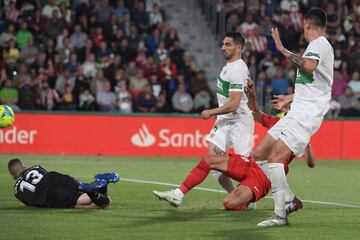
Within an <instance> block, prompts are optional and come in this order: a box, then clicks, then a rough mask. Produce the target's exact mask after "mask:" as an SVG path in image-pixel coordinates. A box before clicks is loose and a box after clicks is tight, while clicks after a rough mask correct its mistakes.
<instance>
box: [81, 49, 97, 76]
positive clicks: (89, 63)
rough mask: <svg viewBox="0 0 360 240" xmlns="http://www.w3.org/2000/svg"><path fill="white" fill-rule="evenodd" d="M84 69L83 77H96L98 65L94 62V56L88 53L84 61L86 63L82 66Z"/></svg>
mask: <svg viewBox="0 0 360 240" xmlns="http://www.w3.org/2000/svg"><path fill="white" fill-rule="evenodd" d="M82 67H83V69H84V75H85V77H92V78H94V77H95V76H96V72H97V70H98V64H97V63H96V61H95V54H93V53H90V54H89V55H88V57H87V59H86V61H85V62H84V63H83V65H82Z"/></svg>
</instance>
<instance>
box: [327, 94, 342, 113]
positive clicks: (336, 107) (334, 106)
mask: <svg viewBox="0 0 360 240" xmlns="http://www.w3.org/2000/svg"><path fill="white" fill-rule="evenodd" d="M340 111H341V104H340V103H339V101H338V100H337V99H336V98H335V97H334V96H331V101H330V109H329V112H328V114H327V116H328V117H329V118H336V117H338V116H339V115H340Z"/></svg>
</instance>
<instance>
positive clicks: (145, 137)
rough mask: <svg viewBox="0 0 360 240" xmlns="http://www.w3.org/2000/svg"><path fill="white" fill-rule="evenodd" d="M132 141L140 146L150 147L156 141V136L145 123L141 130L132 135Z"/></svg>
mask: <svg viewBox="0 0 360 240" xmlns="http://www.w3.org/2000/svg"><path fill="white" fill-rule="evenodd" d="M131 142H132V143H133V144H134V145H136V146H138V147H148V146H151V145H153V144H154V143H155V137H154V135H152V134H151V133H150V132H149V130H148V128H147V126H146V125H145V124H143V125H141V128H140V129H139V132H137V133H135V134H134V135H133V136H132V137H131Z"/></svg>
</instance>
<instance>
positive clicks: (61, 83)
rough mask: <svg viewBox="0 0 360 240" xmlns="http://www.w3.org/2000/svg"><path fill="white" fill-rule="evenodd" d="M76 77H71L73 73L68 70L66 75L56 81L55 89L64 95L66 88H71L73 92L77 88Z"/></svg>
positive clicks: (65, 71)
mask: <svg viewBox="0 0 360 240" xmlns="http://www.w3.org/2000/svg"><path fill="white" fill-rule="evenodd" d="M75 80H76V79H75V77H73V76H71V72H70V70H68V69H65V70H64V73H63V74H62V75H60V76H58V78H57V79H56V84H55V89H56V91H58V93H60V94H61V95H63V94H64V93H65V88H66V86H70V87H71V90H73V89H74V87H75Z"/></svg>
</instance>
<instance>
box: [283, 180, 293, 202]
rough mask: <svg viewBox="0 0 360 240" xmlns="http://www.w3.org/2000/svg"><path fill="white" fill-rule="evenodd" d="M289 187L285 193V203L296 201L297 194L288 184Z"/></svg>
mask: <svg viewBox="0 0 360 240" xmlns="http://www.w3.org/2000/svg"><path fill="white" fill-rule="evenodd" d="M286 185H287V189H286V191H285V202H291V201H292V200H294V197H295V194H294V193H293V192H292V191H291V189H290V187H289V185H288V184H286Z"/></svg>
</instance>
